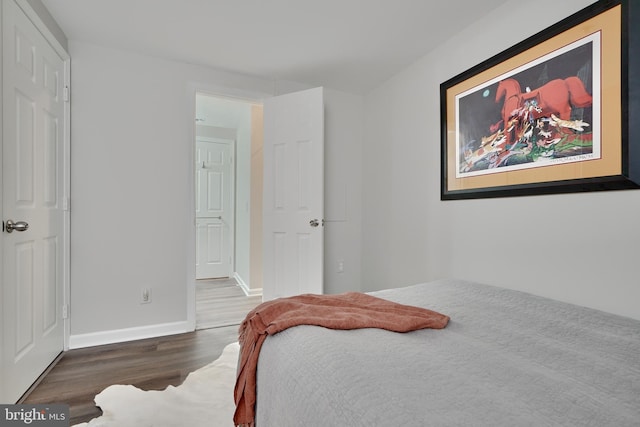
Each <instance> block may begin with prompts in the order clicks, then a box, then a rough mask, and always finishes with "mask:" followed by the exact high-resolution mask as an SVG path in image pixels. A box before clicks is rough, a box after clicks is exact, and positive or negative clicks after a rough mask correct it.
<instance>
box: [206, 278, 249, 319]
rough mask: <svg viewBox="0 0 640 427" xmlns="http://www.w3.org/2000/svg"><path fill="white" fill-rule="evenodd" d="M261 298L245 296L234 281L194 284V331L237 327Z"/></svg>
mask: <svg viewBox="0 0 640 427" xmlns="http://www.w3.org/2000/svg"><path fill="white" fill-rule="evenodd" d="M261 302H262V296H246V295H245V294H244V292H243V291H242V289H241V288H240V286H238V284H237V282H236V281H235V280H234V279H213V280H198V281H197V282H196V329H206V328H218V327H221V326H229V325H239V324H240V322H242V320H243V319H244V318H245V316H246V315H247V313H248V312H249V311H251V310H252V309H253V308H254V307H255V306H257V305H258V304H260V303H261Z"/></svg>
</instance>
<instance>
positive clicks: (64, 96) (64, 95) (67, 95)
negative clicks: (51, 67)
mask: <svg viewBox="0 0 640 427" xmlns="http://www.w3.org/2000/svg"><path fill="white" fill-rule="evenodd" d="M62 99H63V100H64V102H69V99H70V93H69V86H65V87H64V91H63V93H62Z"/></svg>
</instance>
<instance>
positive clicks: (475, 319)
mask: <svg viewBox="0 0 640 427" xmlns="http://www.w3.org/2000/svg"><path fill="white" fill-rule="evenodd" d="M372 294H373V295H376V296H379V297H381V298H386V299H389V300H392V301H396V302H399V303H402V304H410V305H416V306H420V307H426V308H430V309H433V310H436V311H439V312H441V313H443V314H447V315H449V316H451V321H450V323H449V325H448V326H447V327H446V328H445V329H442V330H430V329H426V330H420V331H415V332H410V333H406V334H398V333H394V332H388V331H383V330H377V329H361V330H352V331H335V330H328V329H325V328H321V327H317V326H297V327H294V328H291V329H288V330H285V331H283V332H280V333H279V334H276V335H274V336H270V337H268V338H267V339H266V341H265V343H264V345H263V347H262V350H261V352H260V359H259V362H258V375H257V401H258V403H257V408H256V426H257V427H287V426H305V427H310V426H318V427H332V426H340V427H342V426H345V427H346V426H348V427H352V426H384V427H387V426H536V427H539V426H581V427H582V426H597V427H602V426H615V427H621V426H640V321H636V320H632V319H628V318H624V317H619V316H615V315H611V314H607V313H603V312H599V311H595V310H591V309H587V308H583V307H577V306H573V305H569V304H564V303H561V302H557V301H552V300H549V299H544V298H540V297H536V296H532V295H529V294H525V293H521V292H516V291H510V290H505V289H500V288H495V287H490V286H485V285H480V284H476V283H471V282H464V281H457V280H440V281H436V282H430V283H426V284H420V285H415V286H410V287H406V288H400V289H390V290H385V291H380V292H374V293H372Z"/></svg>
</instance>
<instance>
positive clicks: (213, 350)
mask: <svg viewBox="0 0 640 427" xmlns="http://www.w3.org/2000/svg"><path fill="white" fill-rule="evenodd" d="M227 291H228V290H227ZM227 291H224V292H227ZM224 292H222V293H224ZM222 293H221V294H222ZM230 298H231V299H232V302H233V301H235V300H236V299H237V296H231V297H230ZM223 299H224V297H223V296H220V299H219V300H217V301H216V300H215V299H213V300H211V301H210V302H211V303H212V304H213V303H215V304H222V305H224V304H223V303H224V301H223ZM236 302H237V301H236ZM258 303H259V302H258ZM255 305H257V304H254V301H252V302H251V303H250V304H248V305H247V307H244V308H238V307H236V308H235V309H234V310H230V311H231V312H233V313H235V314H233V315H230V313H229V312H225V311H224V310H220V313H221V315H222V319H221V320H220V319H219V320H220V321H219V320H216V318H215V316H214V315H213V314H212V313H209V314H207V316H208V317H210V320H211V322H213V323H217V324H223V323H225V324H228V323H234V324H232V325H230V326H220V327H215V328H208V329H200V330H197V331H195V332H191V333H186V334H180V335H172V336H167V337H159V338H150V339H145V340H139V341H132V342H128V343H119V344H109V345H104V346H96V347H90V348H84V349H75V350H70V351H67V352H65V353H64V354H63V356H62V358H61V359H60V360H59V361H58V363H57V364H56V365H55V366H54V367H53V368H52V369H51V370H50V371H49V372H48V373H47V374H46V375H45V376H44V378H43V379H42V380H41V382H40V383H39V384H38V385H37V386H36V387H35V388H34V389H33V390H32V391H31V392H30V394H29V395H28V396H27V397H26V398H25V399H24V400H23V403H66V404H68V405H69V409H70V417H71V425H74V424H77V423H82V422H86V421H89V420H91V419H92V418H95V417H97V416H100V415H101V414H102V412H101V411H100V409H99V408H97V407H96V406H95V403H94V401H93V398H94V397H95V395H96V394H98V393H100V392H101V391H102V390H104V389H105V388H106V387H108V386H110V385H112V384H133V385H135V386H136V387H139V388H141V389H143V390H162V389H164V388H166V387H167V386H168V385H174V386H177V385H179V384H181V383H182V382H183V381H184V379H185V378H186V377H187V375H188V374H189V373H190V372H193V371H195V370H196V369H199V368H201V367H203V366H205V365H206V364H208V363H210V362H212V361H214V360H215V359H217V358H218V357H219V356H220V354H222V350H223V349H224V347H225V346H226V345H227V344H230V343H232V342H235V341H237V340H238V333H237V332H238V324H239V323H240V321H241V320H242V319H243V318H244V316H245V315H246V313H247V312H248V311H250V310H251V309H252V308H253V307H254V306H255ZM200 310H202V307H201V308H200ZM242 310H245V311H244V312H242V313H241V312H240V311H242ZM200 314H202V313H200ZM229 319H236V320H231V321H230V320H229ZM213 323H212V324H213ZM198 327H199V328H202V327H203V325H202V324H201V325H199V326H198Z"/></svg>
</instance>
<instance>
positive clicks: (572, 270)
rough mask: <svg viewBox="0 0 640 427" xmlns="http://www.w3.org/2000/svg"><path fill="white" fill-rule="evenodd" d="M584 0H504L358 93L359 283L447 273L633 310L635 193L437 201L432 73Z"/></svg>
mask: <svg viewBox="0 0 640 427" xmlns="http://www.w3.org/2000/svg"><path fill="white" fill-rule="evenodd" d="M589 3H591V1H588V0H567V1H562V2H558V1H553V0H539V1H537V2H534V3H532V2H522V1H520V0H512V1H510V2H508V3H506V4H504V5H503V6H502V7H500V8H498V9H497V10H495V11H493V12H491V13H490V15H488V16H486V17H484V18H481V19H479V20H478V21H477V22H476V23H475V24H474V25H472V26H470V27H468V28H467V29H466V30H465V31H463V32H462V33H460V34H458V35H457V36H456V37H455V38H452V39H450V40H449V41H448V42H446V43H444V44H443V45H441V46H439V47H438V48H437V49H436V50H434V51H433V52H431V53H430V54H428V55H427V56H425V57H424V58H422V59H421V60H420V61H418V62H417V63H415V64H414V65H412V66H411V67H408V68H407V69H405V70H404V71H403V72H401V73H399V74H398V75H396V76H395V77H394V78H393V79H391V80H390V81H388V82H387V83H385V84H384V85H382V86H380V87H379V88H377V89H376V90H374V91H372V92H371V93H370V94H368V95H367V96H366V97H365V132H364V141H365V143H364V147H363V148H364V150H363V165H364V166H363V176H364V186H363V240H362V257H363V262H362V265H363V273H362V281H363V287H364V289H365V290H375V289H381V288H387V287H397V286H404V285H410V284H413V283H417V282H422V281H428V280H432V279H435V278H440V277H457V278H462V279H469V280H475V281H479V282H484V283H488V284H493V285H498V286H503V287H508V288H514V289H519V290H524V291H527V292H531V293H535V294H539V295H543V296H547V297H551V298H555V299H559V300H563V301H568V302H571V303H575V304H579V305H584V306H588V307H593V308H597V309H601V310H605V311H609V312H613V313H617V314H621V315H625V316H629V317H634V318H637V319H640V305H639V304H638V301H640V281H639V280H638V276H640V269H639V268H638V262H637V258H638V254H639V249H638V242H639V241H640V227H638V220H637V218H638V214H639V213H640V191H637V190H633V191H618V192H603V193H583V194H570V195H551V196H535V197H518V198H502V199H490V200H469V201H447V202H442V201H440V110H439V108H440V95H439V86H440V83H442V82H444V81H446V80H447V79H449V78H451V77H453V76H455V75H457V74H459V73H461V72H463V71H465V70H466V69H468V68H470V67H472V66H473V65H475V64H478V63H480V62H482V61H483V60H485V59H487V58H489V57H491V56H493V55H494V54H497V53H499V52H501V51H502V50H504V49H506V48H508V47H510V46H511V45H513V44H515V43H516V42H518V41H521V40H524V39H525V38H527V37H528V36H530V35H532V34H534V33H536V32H538V31H540V30H542V29H544V28H546V27H547V26H549V25H552V24H553V23H555V22H557V21H559V20H560V19H562V18H564V17H566V16H569V15H570V14H572V13H573V12H575V11H577V10H579V9H581V8H583V7H584V6H586V5H588V4H589ZM497 17H499V19H498V18H497ZM524 23H526V25H524Z"/></svg>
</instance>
